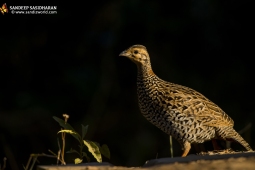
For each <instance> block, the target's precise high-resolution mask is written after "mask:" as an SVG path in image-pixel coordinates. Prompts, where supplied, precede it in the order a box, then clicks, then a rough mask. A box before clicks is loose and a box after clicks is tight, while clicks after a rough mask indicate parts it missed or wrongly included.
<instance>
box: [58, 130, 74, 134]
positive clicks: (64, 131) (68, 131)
mask: <svg viewBox="0 0 255 170" xmlns="http://www.w3.org/2000/svg"><path fill="white" fill-rule="evenodd" d="M58 133H69V134H71V135H78V134H77V133H76V132H74V131H72V130H66V129H64V130H60V131H58Z"/></svg>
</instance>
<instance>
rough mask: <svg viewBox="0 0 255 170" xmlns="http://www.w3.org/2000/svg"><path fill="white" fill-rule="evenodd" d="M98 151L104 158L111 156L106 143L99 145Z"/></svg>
mask: <svg viewBox="0 0 255 170" xmlns="http://www.w3.org/2000/svg"><path fill="white" fill-rule="evenodd" d="M100 152H101V154H102V155H104V156H105V157H106V158H108V159H110V157H111V153H110V150H109V148H108V146H107V145H106V144H103V145H102V146H101V147H100Z"/></svg>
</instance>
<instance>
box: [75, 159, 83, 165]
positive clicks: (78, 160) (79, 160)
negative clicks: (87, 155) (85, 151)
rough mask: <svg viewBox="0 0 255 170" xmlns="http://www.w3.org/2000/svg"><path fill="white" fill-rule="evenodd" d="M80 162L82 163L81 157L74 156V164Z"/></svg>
mask: <svg viewBox="0 0 255 170" xmlns="http://www.w3.org/2000/svg"><path fill="white" fill-rule="evenodd" d="M80 163H82V159H80V158H75V160H74V164H80Z"/></svg>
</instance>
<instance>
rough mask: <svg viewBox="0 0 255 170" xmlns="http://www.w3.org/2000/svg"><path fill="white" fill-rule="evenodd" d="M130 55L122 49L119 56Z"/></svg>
mask: <svg viewBox="0 0 255 170" xmlns="http://www.w3.org/2000/svg"><path fill="white" fill-rule="evenodd" d="M130 55H131V54H130V53H129V52H127V51H126V50H125V51H122V52H121V53H120V55H119V56H124V57H128V56H130Z"/></svg>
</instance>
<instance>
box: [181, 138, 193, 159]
mask: <svg viewBox="0 0 255 170" xmlns="http://www.w3.org/2000/svg"><path fill="white" fill-rule="evenodd" d="M190 148H191V146H190V143H189V142H188V141H185V142H184V144H183V153H182V157H186V156H187V155H188V153H189V150H190Z"/></svg>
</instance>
